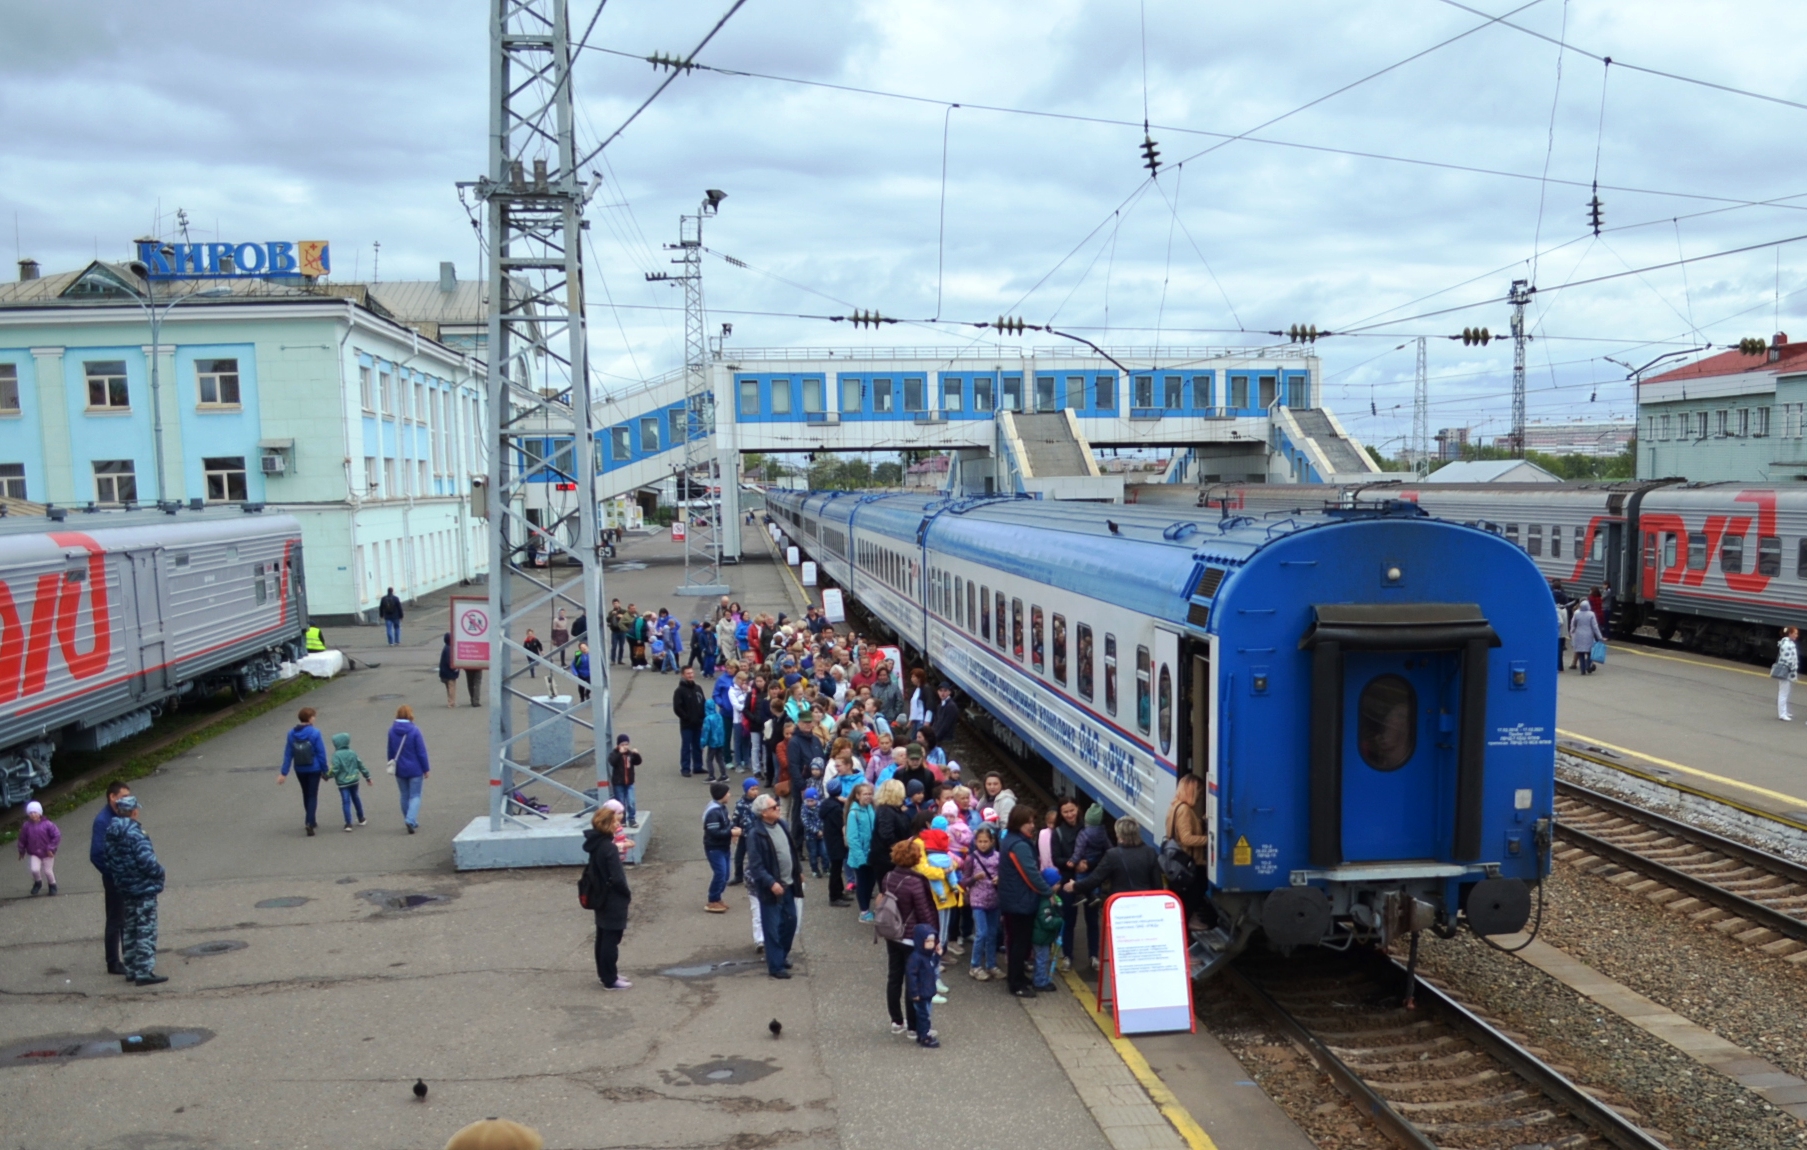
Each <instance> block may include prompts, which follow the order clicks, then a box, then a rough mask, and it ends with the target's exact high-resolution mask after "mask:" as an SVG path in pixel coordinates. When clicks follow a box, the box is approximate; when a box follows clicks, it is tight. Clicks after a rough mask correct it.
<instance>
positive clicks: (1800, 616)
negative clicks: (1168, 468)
mask: <svg viewBox="0 0 1807 1150" xmlns="http://www.w3.org/2000/svg"><path fill="white" fill-rule="evenodd" d="M1151 494H1155V493H1151ZM1164 494H1165V493H1164V492H1161V493H1158V494H1157V497H1158V496H1159V495H1164ZM1394 499H1409V500H1415V501H1416V502H1417V503H1418V504H1419V505H1420V506H1422V507H1423V508H1424V509H1425V510H1426V511H1429V512H1430V513H1431V514H1432V515H1434V516H1437V517H1438V518H1441V519H1453V520H1456V521H1458V522H1464V523H1475V524H1479V525H1482V526H1485V527H1487V528H1488V529H1489V530H1493V531H1497V532H1498V533H1500V534H1501V535H1504V536H1505V537H1506V539H1507V540H1509V541H1510V542H1512V543H1515V544H1517V545H1518V546H1519V547H1520V548H1521V549H1522V550H1524V551H1525V552H1526V554H1528V555H1529V556H1530V557H1531V558H1532V559H1533V560H1534V561H1535V562H1536V563H1537V566H1538V569H1539V570H1541V571H1542V572H1543V574H1544V576H1545V577H1546V578H1547V579H1550V580H1551V581H1553V582H1554V581H1561V582H1562V584H1563V585H1564V587H1565V588H1567V589H1569V590H1570V591H1574V592H1585V591H1588V590H1591V589H1592V588H1594V587H1597V586H1606V587H1609V588H1611V590H1612V593H1613V603H1614V609H1613V619H1612V625H1613V630H1614V632H1615V633H1617V634H1619V635H1630V634H1631V633H1633V632H1634V631H1638V630H1640V629H1645V628H1648V629H1649V630H1651V631H1654V632H1655V633H1656V635H1658V636H1659V637H1661V638H1662V639H1663V640H1665V641H1673V642H1677V643H1679V644H1681V645H1682V646H1684V647H1687V648H1689V649H1690V650H1695V651H1701V652H1703V653H1707V654H1715V655H1723V656H1726V657H1728V658H1738V659H1751V660H1755V661H1759V662H1768V661H1769V660H1771V659H1773V658H1774V657H1775V646H1776V637H1777V634H1778V633H1779V631H1780V628H1782V627H1783V626H1786V625H1788V624H1795V625H1801V624H1802V623H1804V622H1807V486H1784V485H1764V484H1751V483H1701V484H1696V483H1683V482H1679V481H1676V480H1655V481H1642V482H1633V481H1623V482H1609V483H1560V484H1557V483H1514V484H1486V483H1446V484H1438V483H1414V482H1409V481H1405V482H1402V481H1398V480H1389V481H1386V482H1379V483H1364V484H1345V485H1332V486H1324V485H1284V486H1282V485H1271V486H1263V485H1260V484H1248V485H1240V484H1220V485H1213V486H1211V487H1207V488H1206V489H1204V491H1203V492H1202V493H1201V494H1200V495H1199V500H1200V501H1201V503H1203V504H1206V505H1209V506H1213V507H1227V508H1228V509H1229V512H1230V513H1236V512H1241V513H1244V514H1247V513H1255V514H1260V513H1262V512H1278V511H1290V510H1293V509H1297V508H1304V509H1316V508H1322V507H1324V506H1326V505H1330V506H1345V507H1356V506H1368V505H1378V504H1381V503H1384V502H1386V501H1388V500H1394Z"/></svg>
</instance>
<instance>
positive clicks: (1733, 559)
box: [1719, 535, 1744, 575]
mask: <svg viewBox="0 0 1807 1150" xmlns="http://www.w3.org/2000/svg"><path fill="white" fill-rule="evenodd" d="M1719 569H1720V570H1721V571H1723V572H1725V573H1726V574H1727V575H1741V574H1743V573H1744V536H1742V535H1727V536H1726V537H1725V538H1724V539H1723V540H1722V541H1721V542H1720V544H1719Z"/></svg>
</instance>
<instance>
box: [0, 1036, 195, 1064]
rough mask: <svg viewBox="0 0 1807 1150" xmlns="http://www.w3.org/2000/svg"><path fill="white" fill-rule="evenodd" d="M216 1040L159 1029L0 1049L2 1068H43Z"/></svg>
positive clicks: (28, 1042)
mask: <svg viewBox="0 0 1807 1150" xmlns="http://www.w3.org/2000/svg"><path fill="white" fill-rule="evenodd" d="M212 1037H213V1031H211V1030H198V1029H194V1030H176V1029H171V1028H168V1027H161V1026H160V1027H155V1028H153V1029H150V1030H141V1031H137V1032H135V1033H132V1034H114V1033H113V1032H112V1031H110V1030H103V1031H101V1032H99V1033H98V1034H53V1035H50V1036H49V1037H46V1038H27V1039H25V1040H24V1041H22V1042H14V1043H12V1044H10V1045H8V1046H5V1047H0V1067H6V1066H43V1065H45V1064H47V1063H58V1062H73V1061H75V1060H76V1059H78V1058H112V1057H114V1056H116V1055H120V1054H154V1053H156V1052H157V1051H159V1050H186V1049H188V1048H189V1047H191V1046H199V1045H201V1043H203V1042H206V1041H207V1040H208V1039H210V1038H212Z"/></svg>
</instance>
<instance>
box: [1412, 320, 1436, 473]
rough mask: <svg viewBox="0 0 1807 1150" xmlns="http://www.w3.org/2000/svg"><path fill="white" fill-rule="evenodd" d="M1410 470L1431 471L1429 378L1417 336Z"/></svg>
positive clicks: (1422, 349) (1421, 343)
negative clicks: (1412, 460)
mask: <svg viewBox="0 0 1807 1150" xmlns="http://www.w3.org/2000/svg"><path fill="white" fill-rule="evenodd" d="M1412 456H1413V459H1414V462H1413V464H1412V470H1413V471H1416V472H1417V473H1418V474H1419V475H1429V474H1430V473H1431V412H1430V390H1429V379H1428V377H1427V376H1426V374H1425V370H1424V337H1423V336H1419V337H1418V378H1417V380H1416V382H1415V383H1414V384H1413V386H1412Z"/></svg>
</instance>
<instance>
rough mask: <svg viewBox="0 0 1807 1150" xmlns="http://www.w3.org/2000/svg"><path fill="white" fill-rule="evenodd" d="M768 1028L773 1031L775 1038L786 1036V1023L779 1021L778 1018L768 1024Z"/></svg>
mask: <svg viewBox="0 0 1807 1150" xmlns="http://www.w3.org/2000/svg"><path fill="white" fill-rule="evenodd" d="M766 1029H767V1030H769V1031H771V1032H772V1037H773V1038H783V1037H784V1023H782V1022H779V1021H778V1020H777V1019H776V1018H774V1019H772V1021H771V1022H769V1023H767V1024H766Z"/></svg>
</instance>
